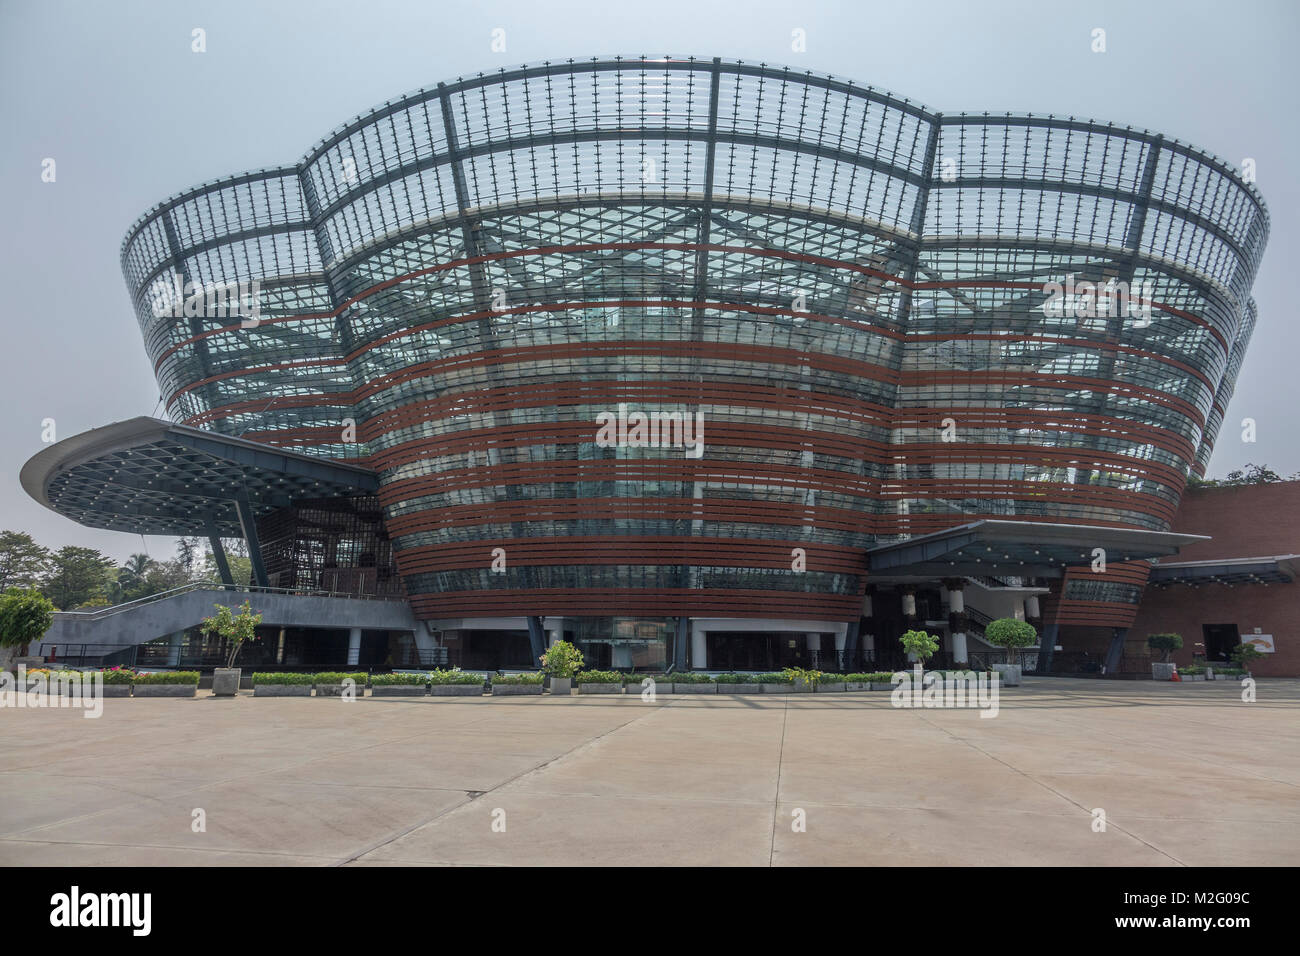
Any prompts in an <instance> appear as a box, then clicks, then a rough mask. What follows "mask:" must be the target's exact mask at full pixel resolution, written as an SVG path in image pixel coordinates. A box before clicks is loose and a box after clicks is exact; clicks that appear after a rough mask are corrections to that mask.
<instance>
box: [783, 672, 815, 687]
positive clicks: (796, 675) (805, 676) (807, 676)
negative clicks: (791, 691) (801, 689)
mask: <svg viewBox="0 0 1300 956" xmlns="http://www.w3.org/2000/svg"><path fill="white" fill-rule="evenodd" d="M785 673H786V674H787V675H789V678H790V683H792V684H793V683H795V682H796V681H800V682H802V683H805V684H807V685H808V686H809V687H816V686H817V685H818V684H820V683H821V682H822V677H823V676H825V675H823V674H822V672H821V671H810V670H806V669H804V668H802V667H787V668H786V669H785Z"/></svg>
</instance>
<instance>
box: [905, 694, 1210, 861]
mask: <svg viewBox="0 0 1300 956" xmlns="http://www.w3.org/2000/svg"><path fill="white" fill-rule="evenodd" d="M921 719H922V720H924V721H925V722H926V723H928V724H930V725H931V726H932V727H934V728H935V729H937V730H939V731H940V732H942V733H945V734H948V736H950V737H953V738H955V739H957V740H960V741H961V742H962V743H964V744H965V745H966V746H967V747H970V748H972V749H974V750H977V751H979V752H980V753H982V754H983V755H984V756H986V757H988V758H989V759H990V760H993V761H996V762H997V763H1000V764H1001V765H1002V766H1004V767H1006V768H1007V769H1008V770H1010V771H1012V772H1014V773H1018V774H1020V776H1022V777H1024V778H1025V779H1026V780H1029V781H1030V782H1032V783H1035V784H1037V785H1038V786H1040V787H1042V788H1043V789H1044V790H1047V791H1048V792H1049V793H1053V794H1055V795H1056V796H1057V797H1059V798H1060V799H1062V800H1064V801H1066V802H1067V803H1069V804H1071V805H1072V806H1075V807H1078V808H1079V810H1081V811H1082V812H1083V813H1084V814H1086V815H1087V816H1089V817H1091V816H1092V810H1091V809H1090V808H1088V807H1085V806H1084V805H1083V804H1081V803H1079V801H1077V800H1075V799H1074V798H1073V797H1069V796H1066V795H1065V794H1064V793H1062V792H1061V791H1059V790H1057V789H1056V788H1055V787H1053V786H1052V785H1051V784H1049V783H1046V782H1044V781H1042V780H1039V779H1038V778H1037V777H1035V776H1034V775H1033V774H1031V773H1026V772H1025V771H1023V770H1021V769H1020V768H1019V767H1016V766H1014V765H1012V764H1010V763H1008V762H1007V761H1005V760H1003V759H1002V758H1001V757H998V756H996V755H995V754H991V753H989V752H988V751H986V750H985V749H984V748H983V747H980V746H979V745H978V744H975V743H972V742H971V741H969V740H967V739H965V738H963V737H959V736H957V735H956V734H954V733H952V732H951V731H949V730H948V729H947V728H946V727H940V726H939V725H938V724H935V723H933V722H932V721H930V719H929V717H928V716H926V715H924V714H923V715H922V716H921ZM1111 826H1113V827H1114V828H1115V829H1116V830H1118V831H1119V832H1120V833H1123V834H1124V835H1125V836H1127V837H1128V838H1129V839H1132V840H1136V841H1138V842H1139V843H1141V844H1143V845H1144V846H1146V847H1147V848H1148V849H1151V850H1154V851H1155V852H1157V853H1159V854H1160V855H1161V856H1164V857H1167V858H1169V859H1170V860H1173V861H1174V862H1175V863H1177V864H1178V865H1179V866H1187V864H1186V863H1184V862H1183V861H1182V860H1180V859H1178V857H1176V856H1174V855H1173V854H1172V853H1166V852H1165V851H1164V850H1162V849H1160V847H1158V846H1156V845H1155V844H1153V843H1150V842H1148V841H1147V840H1144V839H1143V838H1142V837H1140V836H1138V835H1137V834H1136V833H1132V832H1130V831H1129V830H1126V829H1124V828H1123V827H1122V826H1120V825H1119V824H1118V823H1112V821H1111V818H1110V814H1106V827H1107V828H1108V829H1109V828H1110V827H1111Z"/></svg>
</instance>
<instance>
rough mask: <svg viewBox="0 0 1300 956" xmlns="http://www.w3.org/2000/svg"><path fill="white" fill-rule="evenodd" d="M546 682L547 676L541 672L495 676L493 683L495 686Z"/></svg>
mask: <svg viewBox="0 0 1300 956" xmlns="http://www.w3.org/2000/svg"><path fill="white" fill-rule="evenodd" d="M544 680H546V675H545V674H543V673H542V672H541V671H537V672H536V673H535V674H493V675H492V683H494V684H540V683H541V682H542V681H544Z"/></svg>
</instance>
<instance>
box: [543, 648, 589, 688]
mask: <svg viewBox="0 0 1300 956" xmlns="http://www.w3.org/2000/svg"><path fill="white" fill-rule="evenodd" d="M540 660H541V664H542V672H543V673H544V674H546V676H547V677H549V678H550V679H551V695H552V696H556V695H559V696H563V697H567V696H568V695H569V694H570V693H572V691H573V675H574V674H576V673H578V671H579V670H580V669H581V667H582V651H580V650H578V649H577V648H576V647H574V646H573V645H572V644H570V643H569V642H568V641H556V642H555V643H554V644H552V645H551V646H550V647H548V648H547V649H546V653H545V654H543V655H542V656H541V658H540Z"/></svg>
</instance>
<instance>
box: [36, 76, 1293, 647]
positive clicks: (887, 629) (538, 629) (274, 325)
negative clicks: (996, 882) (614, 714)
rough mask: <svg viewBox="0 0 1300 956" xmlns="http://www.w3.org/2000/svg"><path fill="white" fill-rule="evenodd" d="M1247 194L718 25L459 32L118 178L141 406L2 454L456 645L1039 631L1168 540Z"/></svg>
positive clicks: (1236, 362)
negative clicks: (394, 80)
mask: <svg viewBox="0 0 1300 956" xmlns="http://www.w3.org/2000/svg"><path fill="white" fill-rule="evenodd" d="M1267 233H1268V215H1267V212H1266V210H1265V207H1264V204H1263V201H1262V200H1261V198H1260V197H1259V195H1258V194H1257V192H1256V191H1255V190H1254V188H1253V187H1252V186H1250V185H1248V184H1246V183H1244V182H1243V181H1242V179H1241V177H1240V176H1239V175H1238V173H1237V172H1236V171H1235V170H1234V169H1233V168H1232V167H1231V166H1229V165H1228V164H1226V163H1224V162H1222V161H1220V160H1218V159H1216V158H1214V157H1212V156H1209V155H1207V154H1206V153H1204V152H1202V151H1200V150H1198V149H1196V148H1194V147H1192V146H1189V145H1187V144H1185V143H1181V142H1178V141H1177V140H1172V139H1167V138H1165V137H1164V136H1162V135H1160V134H1156V133H1151V132H1147V131H1144V130H1136V129H1132V128H1129V127H1116V126H1113V125H1109V124H1106V123H1099V122H1093V121H1087V120H1080V119H1075V118H1066V117H1058V116H1019V115H1011V114H988V113H984V114H974V115H972V114H945V113H940V112H935V111H932V110H930V109H927V108H925V107H923V106H921V105H919V104H916V103H914V102H911V101H909V100H907V99H905V98H902V97H899V96H895V95H893V94H890V93H887V92H884V91H882V90H877V89H873V88H871V87H866V86H860V85H858V84H855V83H853V82H851V81H848V80H842V79H837V78H834V77H829V76H822V75H815V74H812V73H804V72H796V71H792V70H789V69H783V68H774V67H769V66H765V65H755V64H749V63H740V62H724V61H722V60H718V59H714V60H699V59H693V58H688V59H675V58H663V59H651V58H644V57H643V58H639V59H637V58H633V59H619V58H614V59H601V60H589V61H568V62H564V63H544V64H541V65H536V66H525V67H520V68H518V69H512V70H503V71H500V72H498V73H494V74H490V75H479V76H476V77H473V78H469V79H461V80H458V81H456V82H451V83H446V84H438V85H437V86H436V87H434V88H431V89H426V90H421V91H419V92H416V93H413V94H411V95H409V96H405V97H403V98H401V99H397V100H393V101H391V102H388V103H385V104H384V105H383V106H381V107H379V108H378V109H376V110H374V111H372V112H371V113H368V114H366V115H365V116H361V117H359V118H357V119H355V120H353V121H351V122H349V123H347V124H346V125H344V126H342V127H340V128H339V129H337V130H335V131H334V132H333V133H331V134H330V135H329V136H327V137H326V138H325V139H323V140H322V141H320V142H319V143H318V144H316V146H314V147H313V148H312V149H311V150H309V151H308V153H307V154H306V155H305V156H304V157H303V158H302V160H301V161H299V162H297V163H295V164H292V165H289V166H284V167H280V168H276V169H265V170H260V171H257V172H252V173H245V174H241V175H238V176H234V177H231V178H229V179H225V180H221V181H218V182H214V183H209V184H206V185H203V186H200V187H197V188H195V189H192V190H189V191H187V192H185V193H183V194H181V195H179V196H176V197H174V198H172V199H169V200H167V201H166V202H163V203H161V204H160V205H158V206H156V207H155V208H153V209H151V210H150V211H149V212H148V213H146V214H145V215H144V216H143V217H141V219H140V220H139V221H138V222H137V223H136V224H135V225H134V226H133V227H132V228H131V230H130V231H129V233H128V234H127V237H126V240H125V242H124V244H123V248H122V267H123V271H124V273H125V276H126V281H127V286H128V289H129V292H130V294H131V300H132V303H133V305H134V307H135V310H136V314H137V316H138V318H139V322H140V328H141V331H142V333H143V336H144V342H145V347H146V349H147V350H148V353H149V356H150V359H151V361H152V362H153V365H154V368H155V371H156V374H157V378H158V383H159V385H160V387H161V389H162V396H163V399H164V401H165V407H166V413H167V415H168V418H169V419H170V424H167V423H162V422H145V423H142V422H138V421H137V422H136V423H124V424H122V425H116V426H109V428H107V429H102V430H100V431H99V433H98V437H97V438H93V439H92V438H87V436H79V437H78V438H76V439H70V440H69V441H68V442H63V443H60V444H59V445H56V446H53V447H52V448H51V449H48V450H47V451H46V452H43V453H42V454H41V455H38V456H37V458H36V459H33V462H32V463H30V464H29V465H28V468H27V469H26V471H25V473H24V483H25V484H26V485H27V487H28V490H29V491H31V493H32V494H33V495H35V496H36V497H37V498H38V500H41V501H43V502H44V503H46V504H48V505H49V506H51V507H53V508H55V509H56V510H58V511H60V512H62V513H64V514H68V515H69V516H71V517H74V518H75V519H76V520H79V521H82V522H83V523H86V524H89V525H93V526H99V527H117V528H121V529H123V530H130V531H141V532H151V533H172V534H180V533H208V534H211V535H212V536H213V537H214V538H217V537H220V536H221V535H223V534H227V535H228V534H240V535H243V536H245V537H247V538H248V539H249V541H250V544H252V545H253V549H252V550H253V554H254V556H255V558H256V559H257V560H255V561H254V562H253V564H254V569H253V572H254V579H255V580H254V583H255V584H257V585H260V586H263V587H271V588H283V589H287V590H295V591H310V590H313V589H322V590H339V589H342V590H348V589H352V590H355V591H357V592H367V593H377V594H388V595H391V596H400V597H402V598H403V599H404V600H406V601H408V602H409V606H410V609H411V611H412V614H413V618H414V619H415V620H416V621H418V622H420V626H419V627H418V629H417V631H418V640H419V643H420V644H421V646H422V647H428V646H430V645H432V646H437V647H441V648H451V649H454V650H456V651H458V652H459V653H461V654H463V655H465V656H464V657H463V659H464V660H466V661H470V660H471V658H473V655H475V654H477V655H480V656H484V659H487V658H490V662H496V663H498V664H501V665H505V664H512V663H522V664H527V663H528V662H529V661H530V660H531V659H533V658H535V656H536V654H537V653H538V652H539V650H540V648H541V646H542V645H543V643H544V642H545V641H546V640H547V639H548V638H551V639H553V638H554V637H557V636H559V635H561V634H564V635H567V636H570V637H571V638H573V639H575V640H578V641H579V642H581V643H582V645H583V646H584V648H585V650H586V651H587V653H588V659H589V661H592V662H596V663H602V664H610V665H613V666H626V665H632V664H636V665H638V666H642V667H648V666H660V665H666V664H669V663H675V664H676V665H677V666H679V667H685V666H695V667H704V666H708V667H735V668H751V667H759V666H772V665H777V664H782V663H790V662H793V661H800V660H802V661H811V660H816V661H820V663H822V664H823V666H825V665H826V664H827V663H828V662H830V660H831V659H830V654H831V653H832V652H838V653H839V654H840V655H841V656H839V657H838V658H835V660H836V661H837V662H840V663H843V662H844V661H845V660H848V659H852V660H855V661H860V660H862V659H864V658H870V657H871V656H872V655H873V654H875V655H876V656H877V658H881V657H884V656H887V651H886V648H888V647H892V646H893V645H894V644H895V643H896V642H895V641H893V638H894V637H895V636H896V634H897V632H898V631H900V630H901V629H903V628H904V627H906V626H909V625H912V624H916V625H918V626H929V627H930V628H931V629H932V630H935V631H938V632H940V633H942V635H943V639H944V644H943V647H944V653H945V654H948V655H951V656H952V657H953V658H954V659H955V660H963V659H966V658H967V657H968V656H969V655H971V654H974V653H978V652H979V651H980V649H981V648H982V647H983V645H982V643H981V642H980V634H981V622H982V621H984V620H987V618H989V617H997V616H1004V615H1008V614H1014V615H1019V616H1025V617H1028V618H1029V619H1031V620H1032V621H1035V622H1036V623H1038V624H1039V626H1040V627H1041V628H1042V629H1043V630H1044V632H1045V633H1046V634H1047V635H1048V636H1049V638H1050V639H1048V640H1045V641H1044V642H1043V649H1044V651H1045V654H1044V655H1042V656H1043V657H1044V660H1043V661H1042V666H1048V660H1047V658H1050V656H1051V652H1052V648H1053V647H1054V646H1055V645H1056V643H1057V642H1058V641H1061V642H1064V644H1063V646H1065V647H1066V649H1067V650H1068V640H1066V638H1065V637H1064V636H1063V635H1066V634H1068V629H1069V628H1070V627H1104V628H1112V629H1116V632H1117V633H1118V632H1119V631H1122V630H1123V629H1124V628H1126V627H1127V626H1128V624H1129V623H1130V622H1131V621H1132V620H1133V616H1134V614H1135V612H1136V608H1137V601H1138V597H1139V595H1140V594H1141V591H1142V588H1143V586H1144V584H1145V582H1146V578H1147V574H1148V572H1149V570H1150V567H1151V564H1150V560H1151V559H1153V558H1156V557H1160V556H1168V555H1172V554H1175V553H1176V552H1177V550H1178V547H1179V544H1180V543H1181V542H1183V541H1185V540H1187V536H1185V535H1176V534H1172V533H1170V532H1169V530H1168V529H1169V527H1170V523H1171V521H1172V518H1173V515H1174V512H1175V510H1176V508H1177V506H1178V502H1179V496H1180V493H1181V492H1182V489H1183V486H1184V484H1185V482H1186V480H1187V477H1188V475H1189V474H1192V473H1201V472H1202V471H1203V469H1204V467H1205V464H1206V462H1207V460H1208V457H1209V454H1210V451H1211V449H1212V446H1213V443H1214V440H1215V437H1216V434H1217V432H1218V429H1219V427H1220V425H1221V424H1222V420H1223V415H1224V411H1225V409H1226V407H1227V403H1228V400H1229V399H1230V397H1231V395H1232V390H1233V384H1234V380H1235V377H1236V375H1237V372H1238V369H1239V368H1240V365H1241V361H1242V357H1243V354H1244V350H1245V348H1246V346H1247V343H1248V341H1249V338H1250V334H1251V330H1252V327H1253V325H1254V322H1255V307H1254V304H1253V302H1252V300H1251V298H1250V289H1251V284H1252V281H1253V278H1254V275H1255V272H1256V268H1257V266H1258V263H1259V260H1260V256H1261V253H1262V250H1263V247H1264V243H1265V240H1266V237H1267ZM642 416H644V417H642ZM602 428H604V429H605V431H604V432H603V433H602ZM115 429H116V430H115ZM90 434H91V436H95V435H96V433H90ZM259 456H260V457H259ZM1063 629H1064V630H1063ZM1121 643H1122V637H1121ZM473 659H475V660H477V658H473Z"/></svg>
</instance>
